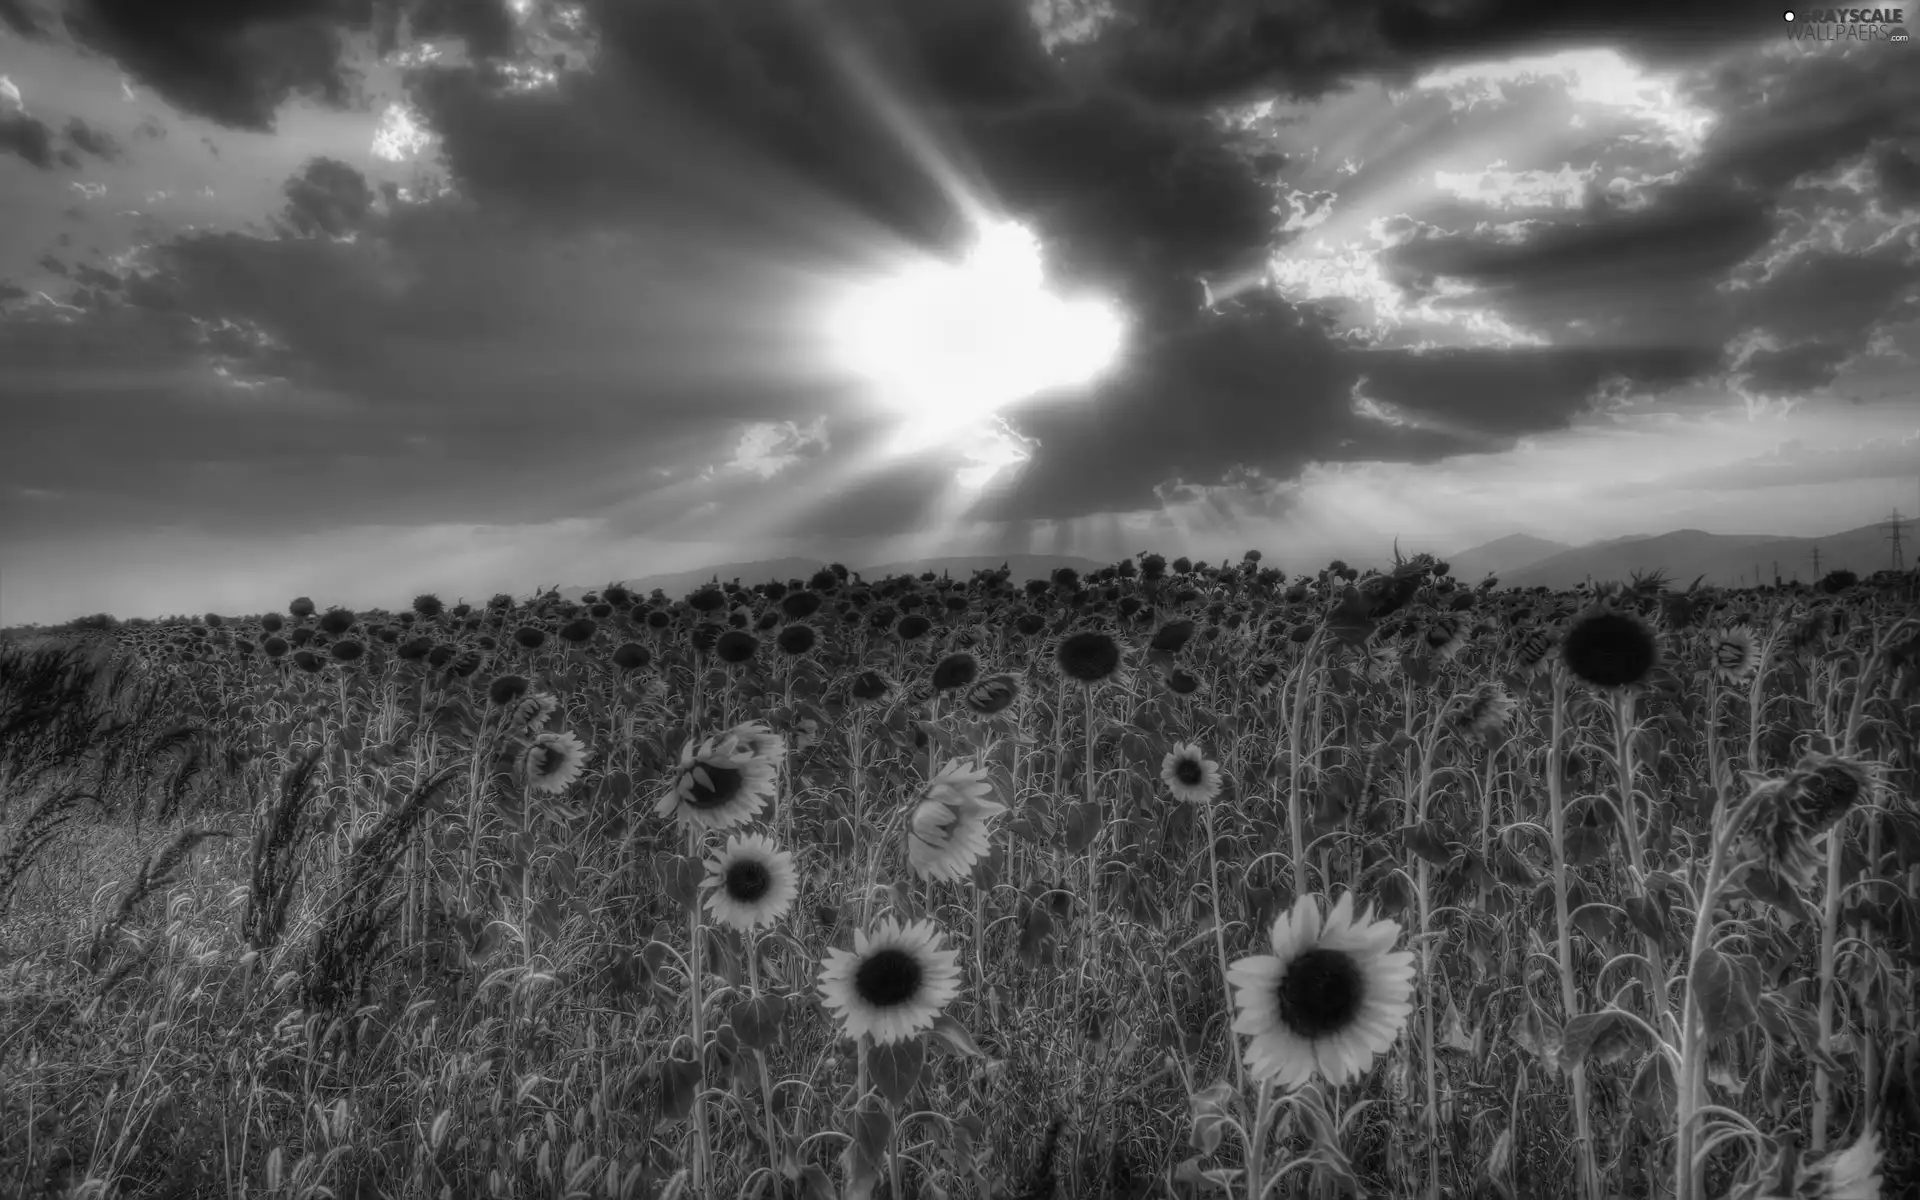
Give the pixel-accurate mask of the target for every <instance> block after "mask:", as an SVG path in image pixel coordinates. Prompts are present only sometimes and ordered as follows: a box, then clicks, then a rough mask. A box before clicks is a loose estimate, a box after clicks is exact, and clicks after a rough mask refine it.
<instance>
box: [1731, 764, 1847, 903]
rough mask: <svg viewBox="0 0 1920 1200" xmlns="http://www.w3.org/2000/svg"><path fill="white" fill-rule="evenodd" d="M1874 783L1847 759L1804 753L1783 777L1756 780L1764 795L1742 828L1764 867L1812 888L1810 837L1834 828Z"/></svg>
mask: <svg viewBox="0 0 1920 1200" xmlns="http://www.w3.org/2000/svg"><path fill="white" fill-rule="evenodd" d="M1871 787H1872V776H1871V775H1870V774H1869V773H1868V772H1867V769H1866V768H1865V767H1863V766H1861V765H1860V764H1859V763H1857V762H1853V761H1851V760H1849V759H1844V758H1835V757H1832V756H1829V755H1808V756H1807V757H1805V758H1803V759H1801V760H1800V765H1799V766H1797V767H1795V768H1794V769H1793V771H1792V772H1791V773H1789V774H1788V775H1787V777H1786V778H1784V779H1760V780H1757V781H1756V782H1755V784H1754V792H1753V794H1754V795H1756V796H1760V797H1762V799H1761V802H1760V803H1759V805H1758V806H1757V807H1756V808H1755V810H1754V814H1753V817H1752V818H1751V820H1750V821H1749V823H1748V825H1747V828H1746V829H1745V830H1743V831H1742V838H1743V841H1744V842H1745V845H1746V849H1747V852H1748V853H1750V854H1752V855H1754V856H1756V857H1757V858H1758V859H1759V862H1760V865H1761V867H1762V868H1763V869H1765V870H1768V871H1771V872H1772V873H1773V874H1775V875H1777V876H1779V877H1780V878H1781V879H1783V880H1785V881H1786V882H1787V883H1789V884H1791V885H1792V886H1794V887H1797V888H1800V889H1802V890H1804V889H1806V888H1810V887H1812V886H1813V880H1814V872H1815V870H1816V868H1818V867H1819V865H1820V855H1819V853H1818V852H1817V851H1816V850H1815V849H1814V845H1813V843H1814V840H1815V839H1817V838H1818V837H1819V836H1820V835H1821V834H1823V833H1825V832H1827V831H1828V830H1830V829H1832V828H1833V827H1834V826H1835V825H1836V824H1838V823H1839V822H1840V818H1842V817H1844V816H1846V814H1847V813H1848V812H1849V811H1850V810H1851V809H1852V808H1853V807H1854V805H1856V804H1858V803H1859V802H1860V801H1861V799H1862V798H1863V797H1865V796H1866V795H1867V793H1868V791H1869V790H1870V788H1871Z"/></svg>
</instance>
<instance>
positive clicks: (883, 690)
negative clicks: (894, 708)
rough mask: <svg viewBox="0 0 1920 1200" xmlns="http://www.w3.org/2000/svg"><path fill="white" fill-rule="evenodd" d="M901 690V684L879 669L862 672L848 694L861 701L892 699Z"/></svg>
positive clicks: (855, 679)
mask: <svg viewBox="0 0 1920 1200" xmlns="http://www.w3.org/2000/svg"><path fill="white" fill-rule="evenodd" d="M899 691H900V688H899V685H897V684H895V683H894V682H893V680H891V679H888V678H887V677H886V676H885V675H882V674H881V673H880V672H878V671H862V672H860V674H858V675H856V676H854V679H853V683H852V684H850V685H849V686H848V688H847V692H848V694H849V695H851V696H852V697H853V698H854V699H855V700H857V701H859V702H861V703H871V702H873V701H876V700H878V701H882V702H885V701H891V700H892V699H893V697H894V696H896V695H898V694H899Z"/></svg>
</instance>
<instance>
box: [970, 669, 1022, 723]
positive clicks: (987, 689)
mask: <svg viewBox="0 0 1920 1200" xmlns="http://www.w3.org/2000/svg"><path fill="white" fill-rule="evenodd" d="M1018 699H1020V677H1019V676H1017V675H1008V674H1004V673H1002V674H999V675H989V676H987V677H986V678H985V679H982V680H981V681H980V682H979V683H976V684H974V685H973V686H972V687H970V688H968V689H967V692H966V696H965V697H964V698H963V699H962V703H964V704H965V705H966V706H967V709H968V711H970V712H972V713H974V714H975V715H977V716H982V717H990V716H993V715H994V714H995V713H1003V712H1005V711H1007V710H1008V709H1009V708H1012V707H1013V705H1014V702H1015V701H1016V700H1018Z"/></svg>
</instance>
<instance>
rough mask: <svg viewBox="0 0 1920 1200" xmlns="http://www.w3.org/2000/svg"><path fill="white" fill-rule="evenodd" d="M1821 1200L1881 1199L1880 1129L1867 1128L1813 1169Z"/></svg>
mask: <svg viewBox="0 0 1920 1200" xmlns="http://www.w3.org/2000/svg"><path fill="white" fill-rule="evenodd" d="M1813 1174H1814V1175H1815V1176H1817V1177H1819V1179H1820V1190H1819V1193H1818V1194H1819V1195H1820V1197H1821V1200H1880V1131H1879V1130H1877V1129H1868V1130H1867V1131H1866V1132H1865V1133H1862V1134H1861V1135H1860V1137H1859V1138H1858V1139H1857V1140H1856V1141H1855V1142H1854V1143H1853V1145H1851V1146H1848V1147H1847V1148H1846V1149H1845V1150H1842V1151H1840V1152H1839V1153H1838V1154H1833V1155H1829V1156H1828V1157H1826V1158H1824V1159H1822V1160H1821V1161H1820V1163H1819V1164H1818V1165H1817V1166H1815V1167H1814V1168H1813Z"/></svg>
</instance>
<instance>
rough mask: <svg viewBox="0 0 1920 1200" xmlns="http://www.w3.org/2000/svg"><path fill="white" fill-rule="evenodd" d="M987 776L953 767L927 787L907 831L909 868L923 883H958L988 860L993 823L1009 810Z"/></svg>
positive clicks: (961, 767) (958, 766)
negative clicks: (933, 881) (988, 844)
mask: <svg viewBox="0 0 1920 1200" xmlns="http://www.w3.org/2000/svg"><path fill="white" fill-rule="evenodd" d="M992 793H993V784H992V782H991V780H990V779H989V778H988V775H987V772H985V771H982V770H970V769H968V768H966V767H965V766H963V765H962V764H961V763H960V762H959V761H958V760H956V761H953V762H949V763H948V764H947V765H946V766H945V767H943V768H941V770H940V773H939V774H938V775H935V776H934V777H933V778H932V779H931V780H930V781H928V783H927V787H926V790H925V791H924V792H922V793H921V797H920V802H919V804H917V805H916V806H915V807H914V810H913V819H912V821H911V822H910V824H909V825H908V828H907V865H908V866H909V867H911V868H912V870H913V873H914V874H915V875H917V876H919V877H920V878H921V879H927V880H935V879H944V880H948V881H957V880H960V879H963V878H965V877H966V874H967V872H969V871H971V870H973V865H974V864H975V863H977V862H979V861H980V860H981V858H983V857H985V855H986V853H987V843H988V839H989V836H990V832H991V831H990V830H989V829H988V827H987V823H988V822H989V821H991V820H992V819H993V818H995V817H997V816H999V815H1000V814H1001V813H1003V812H1005V811H1007V806H1006V805H1004V804H1002V803H1000V802H999V801H998V800H995V799H993V795H992Z"/></svg>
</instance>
